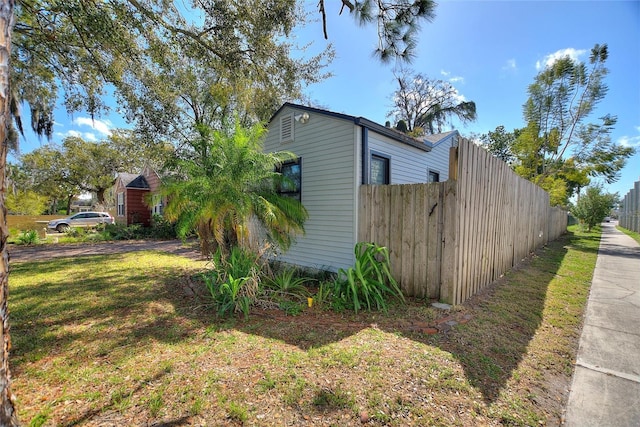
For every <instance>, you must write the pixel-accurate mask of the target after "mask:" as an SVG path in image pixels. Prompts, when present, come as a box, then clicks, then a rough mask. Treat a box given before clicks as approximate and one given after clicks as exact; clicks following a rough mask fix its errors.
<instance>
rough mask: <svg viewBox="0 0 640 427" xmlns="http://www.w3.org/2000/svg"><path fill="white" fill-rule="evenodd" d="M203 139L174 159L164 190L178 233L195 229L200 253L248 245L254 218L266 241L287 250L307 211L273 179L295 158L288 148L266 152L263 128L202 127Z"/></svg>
mask: <svg viewBox="0 0 640 427" xmlns="http://www.w3.org/2000/svg"><path fill="white" fill-rule="evenodd" d="M198 131H199V138H198V139H197V140H195V141H194V142H193V143H192V144H191V146H190V147H189V150H188V151H185V152H183V153H181V155H179V157H178V160H176V164H175V171H176V173H175V174H174V177H173V179H171V180H169V181H168V182H167V183H166V184H165V185H164V186H163V188H162V189H161V190H160V192H161V193H162V194H163V195H165V196H167V197H168V200H169V201H168V204H167V207H166V210H165V215H166V217H167V218H169V219H171V220H174V221H176V231H177V233H178V235H179V236H180V237H184V236H186V235H187V234H188V233H190V232H192V231H193V230H195V231H196V232H197V233H198V236H199V237H200V242H201V251H202V253H203V255H205V256H208V255H210V254H211V253H212V252H214V250H215V249H216V248H217V247H220V248H222V249H223V251H225V252H228V251H229V249H230V248H231V247H233V246H236V245H238V246H241V247H248V246H249V244H250V242H251V238H252V236H251V230H252V228H253V227H252V226H251V225H252V221H253V219H256V220H257V221H258V222H259V223H260V224H261V225H262V228H263V230H264V232H265V233H266V237H267V239H268V240H269V241H270V242H272V243H276V244H277V245H278V246H279V247H281V248H282V249H285V250H286V249H288V247H289V246H290V245H291V243H292V241H293V236H294V235H295V234H296V233H301V232H304V227H303V225H304V222H305V220H306V219H307V217H308V214H307V211H306V210H305V208H304V207H303V206H302V204H301V203H300V202H299V201H298V200H294V199H291V198H287V197H284V196H281V195H280V194H278V193H277V191H276V185H275V183H276V182H277V181H278V180H281V179H283V178H282V176H280V174H279V173H277V172H276V166H277V165H280V164H282V162H284V161H287V160H292V159H295V158H296V156H295V155H294V154H293V153H290V152H277V153H264V152H263V151H262V137H263V135H264V132H265V130H264V128H263V127H262V126H260V125H255V126H252V127H250V128H243V127H242V126H240V124H239V123H238V122H236V123H235V125H234V127H233V128H232V129H231V130H216V131H214V130H212V129H210V128H208V127H205V126H200V127H199V128H198Z"/></svg>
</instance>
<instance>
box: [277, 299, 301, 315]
mask: <svg viewBox="0 0 640 427" xmlns="http://www.w3.org/2000/svg"><path fill="white" fill-rule="evenodd" d="M278 307H279V308H280V310H282V311H284V312H285V313H286V314H287V315H289V316H297V315H298V314H300V313H302V305H301V304H300V303H298V302H295V301H282V302H280V304H278Z"/></svg>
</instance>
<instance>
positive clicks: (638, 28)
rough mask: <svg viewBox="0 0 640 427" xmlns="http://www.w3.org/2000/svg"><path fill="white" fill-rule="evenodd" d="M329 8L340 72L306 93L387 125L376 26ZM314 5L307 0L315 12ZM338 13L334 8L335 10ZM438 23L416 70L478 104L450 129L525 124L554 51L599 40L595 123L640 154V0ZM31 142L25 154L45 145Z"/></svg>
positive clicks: (490, 5)
mask: <svg viewBox="0 0 640 427" xmlns="http://www.w3.org/2000/svg"><path fill="white" fill-rule="evenodd" d="M326 3H327V17H328V32H329V42H331V43H332V44H333V46H334V48H335V51H336V55H337V57H336V59H335V60H334V62H333V63H332V64H331V65H330V67H329V71H331V72H332V73H333V74H334V76H333V77H332V78H330V79H328V80H326V81H324V82H322V83H320V84H316V85H313V86H311V87H309V88H307V90H306V93H307V95H308V96H309V98H310V99H311V101H312V102H313V103H314V104H315V105H317V106H320V107H322V108H327V109H329V110H332V111H337V112H343V113H346V114H350V115H354V116H363V117H366V118H368V119H371V120H374V121H376V122H379V123H381V124H384V122H385V121H386V120H388V113H389V110H390V109H391V95H392V93H393V91H394V90H395V88H396V86H395V82H394V79H393V67H394V64H393V63H391V64H381V63H380V62H379V61H378V60H377V59H375V58H374V57H373V56H372V51H373V50H374V48H375V47H376V43H377V35H376V31H375V27H374V26H367V27H358V26H356V25H355V24H354V22H353V20H352V19H351V17H349V16H348V15H347V14H346V12H345V14H343V15H342V16H339V15H338V12H339V2H338V1H332V0H329V1H328V2H326ZM316 4H317V1H315V0H311V1H307V2H306V5H307V8H308V9H309V10H311V11H313V10H315V9H314V8H315V5H316ZM332 7H333V9H331V8H332ZM436 15H437V16H436V18H435V20H434V21H433V22H432V23H424V24H423V25H422V30H421V31H420V34H419V47H418V49H417V51H416V58H415V60H414V61H413V63H412V64H411V68H412V69H413V70H415V71H416V72H420V73H422V74H425V75H427V76H429V77H431V78H439V79H442V80H449V81H450V82H451V83H452V84H453V85H454V86H455V87H456V88H457V89H458V91H459V93H460V94H461V95H463V96H464V97H465V98H466V99H467V100H472V101H474V102H475V103H476V106H477V112H478V120H477V121H476V122H474V123H471V124H467V125H464V126H463V125H459V124H456V123H455V122H454V125H455V126H456V127H457V128H458V130H459V131H460V132H461V133H462V134H463V135H469V134H471V133H478V134H479V133H485V132H487V131H489V130H493V129H495V128H496V126H499V125H504V126H505V127H506V128H507V129H508V130H511V129H513V128H518V127H523V126H524V122H523V119H522V104H524V102H525V101H526V99H527V87H528V85H529V84H531V83H532V82H533V79H534V77H535V75H536V74H537V73H538V71H539V70H540V67H541V66H544V63H545V62H546V61H547V60H548V59H549V58H550V57H551V56H552V55H554V54H557V53H558V52H563V53H568V54H571V55H574V56H575V57H577V58H578V59H580V60H588V55H589V51H590V49H591V48H592V47H593V46H594V45H595V44H596V43H600V44H602V43H607V44H608V46H609V59H608V61H607V67H608V68H609V75H608V76H607V78H606V83H607V84H608V86H609V92H608V94H607V96H606V98H605V99H604V100H603V101H602V102H601V104H600V105H599V107H598V109H597V111H596V112H595V114H594V115H593V120H596V119H597V117H600V116H602V115H604V114H607V113H610V114H612V115H616V116H618V123H617V125H616V128H615V131H614V133H613V134H612V137H613V139H614V140H615V141H618V142H621V143H624V144H627V145H632V146H635V147H638V148H639V151H640V2H638V1H588V2H581V1H564V2H560V1H441V2H440V4H439V5H438V6H437V8H436ZM294 36H295V37H296V38H298V39H299V42H300V43H305V42H307V41H314V44H313V46H312V47H311V48H310V50H309V53H310V54H311V53H314V52H317V51H318V50H319V49H321V48H323V47H324V46H325V44H326V42H325V41H324V40H323V39H322V27H321V23H320V22H312V23H310V24H309V25H308V26H307V27H305V28H304V29H301V30H298V31H296V32H295V34H294ZM56 121H57V122H58V125H57V126H56V129H55V132H56V137H55V139H54V140H61V139H62V138H63V137H64V136H65V135H69V134H76V135H79V136H83V137H84V138H86V139H88V140H91V139H98V140H99V139H103V138H104V137H105V136H106V134H107V133H108V132H109V129H112V128H114V127H125V126H126V123H125V122H124V121H123V120H122V119H121V118H120V117H118V116H117V115H116V114H112V115H110V116H109V117H106V118H101V119H100V120H97V121H95V122H93V123H92V122H91V120H87V117H86V116H85V115H83V114H80V113H78V114H76V115H75V116H74V117H68V116H67V115H66V113H65V112H64V111H60V112H59V113H58V114H56ZM39 144H40V143H39V142H38V141H37V138H34V137H33V136H28V140H27V141H22V142H21V148H22V151H23V152H25V151H30V150H32V149H34V148H35V147H38V146H39ZM638 180H640V153H637V154H636V155H635V156H634V157H632V158H630V159H629V161H628V162H627V165H626V167H625V169H624V170H623V171H622V176H621V179H620V180H619V181H618V182H617V183H615V184H612V185H606V186H605V189H606V190H607V191H610V192H618V193H619V194H620V196H624V195H625V194H626V193H627V192H628V191H629V190H630V189H631V188H632V187H633V183H634V182H635V181H638Z"/></svg>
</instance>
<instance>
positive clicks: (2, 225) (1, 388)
mask: <svg viewBox="0 0 640 427" xmlns="http://www.w3.org/2000/svg"><path fill="white" fill-rule="evenodd" d="M13 6H14V0H2V1H1V2H0V322H2V336H0V398H1V399H2V402H0V425H2V426H8V427H11V426H17V425H20V423H19V422H18V416H17V414H16V409H15V405H14V402H13V393H12V392H11V372H10V371H9V349H10V348H11V336H10V335H9V309H8V306H7V297H8V293H9V254H8V252H7V237H8V235H9V232H8V229H7V209H6V207H5V195H6V190H7V187H6V179H5V178H6V166H7V129H8V126H9V122H10V120H11V115H10V113H9V94H10V93H11V92H10V91H9V65H10V64H9V58H10V56H11V29H12V26H13Z"/></svg>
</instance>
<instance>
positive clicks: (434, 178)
mask: <svg viewBox="0 0 640 427" xmlns="http://www.w3.org/2000/svg"><path fill="white" fill-rule="evenodd" d="M427 179H428V181H427V182H440V172H436V171H432V170H430V171H429V176H428V177H427Z"/></svg>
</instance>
